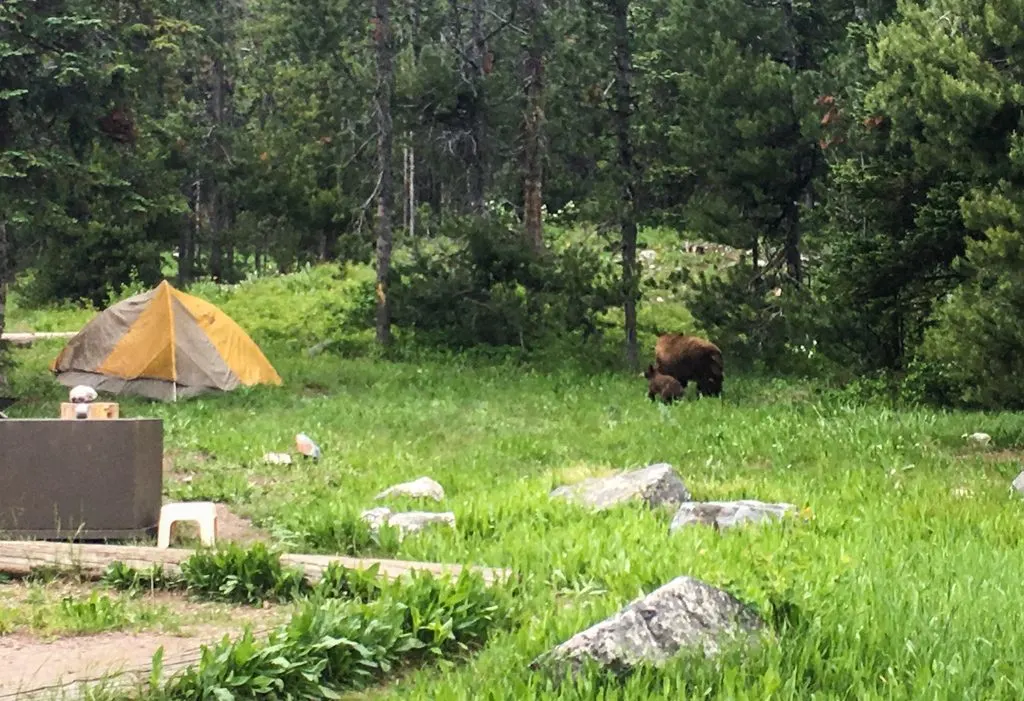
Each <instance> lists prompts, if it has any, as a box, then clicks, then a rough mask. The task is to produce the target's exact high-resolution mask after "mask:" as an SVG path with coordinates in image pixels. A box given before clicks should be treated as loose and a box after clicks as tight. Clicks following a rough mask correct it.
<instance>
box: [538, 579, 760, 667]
mask: <svg viewBox="0 0 1024 701" xmlns="http://www.w3.org/2000/svg"><path fill="white" fill-rule="evenodd" d="M764 629H765V628H764V621H762V620H761V618H760V617H759V616H758V615H757V614H756V613H755V612H754V610H753V609H751V608H750V607H749V606H747V605H745V604H744V603H742V602H741V601H739V600H737V599H736V598H735V597H734V596H732V595H731V594H729V593H728V592H725V591H722V590H721V589H717V588H715V587H713V586H711V585H710V584H707V583H705V582H702V581H700V580H697V579H693V578H692V577H685V576H684V577H677V578H675V579H673V580H672V581H670V582H669V583H667V584H665V585H664V586H662V587H659V588H658V589H655V590H654V591H652V592H651V593H650V594H648V595H647V596H644V597H640V598H638V599H635V600H634V601H633V602H631V603H630V604H629V605H628V606H626V607H625V608H623V609H622V610H621V611H619V612H618V613H616V614H615V615H613V616H612V617H610V618H607V619H605V620H604V621H601V622H600V623H598V624H596V625H594V626H591V627H590V628H587V629H586V630H584V631H583V632H581V633H577V634H576V635H574V636H573V637H571V638H570V639H568V640H566V641H565V642H564V643H562V644H561V645H558V646H557V647H555V648H554V649H553V650H551V651H549V652H548V653H546V654H545V655H542V656H541V657H538V658H537V659H535V660H534V661H533V663H532V664H531V665H530V666H531V667H533V668H534V669H536V668H538V667H541V666H545V667H547V666H551V667H562V668H564V667H568V668H569V671H570V672H573V673H575V672H577V671H579V670H580V668H581V667H582V666H583V664H584V662H585V661H586V660H587V659H589V660H592V661H595V662H597V663H599V664H601V665H602V666H604V667H607V668H610V669H612V670H614V671H616V672H624V671H628V670H629V669H631V668H632V667H634V666H636V665H637V664H638V663H641V662H645V663H653V664H660V663H663V662H665V661H667V660H668V659H670V658H671V657H673V656H674V655H676V654H677V653H678V652H679V651H680V650H681V649H683V648H693V649H702V650H703V652H704V655H705V656H707V657H710V656H713V655H716V654H718V652H719V651H720V650H721V646H722V644H723V643H724V642H726V641H729V640H744V639H746V640H747V641H750V640H751V639H753V638H754V637H755V635H756V634H757V633H758V632H759V631H762V630H764Z"/></svg>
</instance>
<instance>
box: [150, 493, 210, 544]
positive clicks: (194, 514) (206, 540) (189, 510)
mask: <svg viewBox="0 0 1024 701" xmlns="http://www.w3.org/2000/svg"><path fill="white" fill-rule="evenodd" d="M176 521H195V522H196V523H198V524H199V540H200V541H202V543H203V545H207V546H212V545H213V544H214V543H215V542H216V541H217V505H216V504H214V503H213V502H212V501H180V502H176V503H173V504H164V505H163V506H162V507H160V527H159V529H158V531H157V537H156V547H158V548H168V547H170V545H171V524H173V523H175V522H176Z"/></svg>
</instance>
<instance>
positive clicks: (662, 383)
mask: <svg viewBox="0 0 1024 701" xmlns="http://www.w3.org/2000/svg"><path fill="white" fill-rule="evenodd" d="M644 377H646V378H647V398H648V399H650V400H651V401H652V402H653V401H654V400H655V397H661V401H663V402H665V403H666V404H671V403H672V402H674V401H675V400H677V399H679V398H681V397H682V396H683V385H682V384H680V382H679V380H677V379H676V378H674V377H672V376H671V375H662V374H661V373H660V372H658V371H657V370H655V369H654V366H653V365H648V366H647V369H646V370H644Z"/></svg>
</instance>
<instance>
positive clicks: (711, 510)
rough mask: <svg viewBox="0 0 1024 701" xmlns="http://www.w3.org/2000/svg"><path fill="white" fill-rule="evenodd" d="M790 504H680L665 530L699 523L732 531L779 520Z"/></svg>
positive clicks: (734, 502)
mask: <svg viewBox="0 0 1024 701" xmlns="http://www.w3.org/2000/svg"><path fill="white" fill-rule="evenodd" d="M795 508H796V506H795V505H793V504H785V503H780V504H768V503H765V502H763V501H756V500H754V499H742V500H740V501H690V502H686V503H685V504H682V505H681V506H680V507H679V511H677V512H676V515H675V516H674V517H673V519H672V524H671V525H670V526H669V531H670V532H672V531H676V530H678V529H680V528H682V527H683V526H690V525H693V524H703V525H705V526H715V527H716V528H719V529H723V528H732V527H733V526H738V525H740V524H741V523H755V522H758V521H763V520H765V519H767V518H773V517H774V518H782V515H783V514H785V513H786V512H787V511H790V510H791V509H795Z"/></svg>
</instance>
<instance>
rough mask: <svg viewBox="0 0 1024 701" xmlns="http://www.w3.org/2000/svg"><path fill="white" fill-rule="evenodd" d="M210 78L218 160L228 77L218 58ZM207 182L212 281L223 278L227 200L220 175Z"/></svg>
mask: <svg viewBox="0 0 1024 701" xmlns="http://www.w3.org/2000/svg"><path fill="white" fill-rule="evenodd" d="M210 80H211V83H212V84H211V86H210V87H211V89H210V104H209V113H210V117H211V120H212V122H213V143H212V145H211V146H212V151H213V155H214V158H215V159H216V160H219V159H220V158H222V157H223V151H224V143H223V133H224V129H225V127H226V126H227V125H226V122H227V119H226V117H227V104H226V92H227V85H226V83H227V77H226V74H225V70H224V62H223V61H222V60H221V59H220V58H216V59H214V61H213V71H212V75H211V76H210ZM209 181H210V182H209V184H208V185H207V188H206V191H207V193H208V194H209V200H208V203H207V212H206V214H207V221H208V222H209V225H210V276H211V277H212V278H213V279H214V280H217V281H220V280H221V279H222V278H223V277H224V232H225V230H226V229H227V226H226V223H227V203H226V202H225V199H226V198H225V196H224V187H223V185H222V184H221V183H220V182H219V178H217V177H216V176H215V175H213V174H212V173H211V174H210V175H209Z"/></svg>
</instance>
